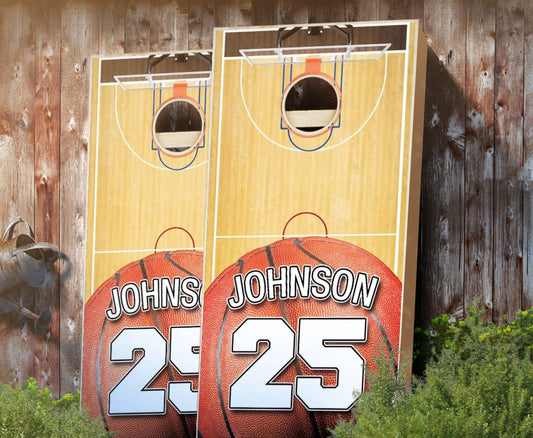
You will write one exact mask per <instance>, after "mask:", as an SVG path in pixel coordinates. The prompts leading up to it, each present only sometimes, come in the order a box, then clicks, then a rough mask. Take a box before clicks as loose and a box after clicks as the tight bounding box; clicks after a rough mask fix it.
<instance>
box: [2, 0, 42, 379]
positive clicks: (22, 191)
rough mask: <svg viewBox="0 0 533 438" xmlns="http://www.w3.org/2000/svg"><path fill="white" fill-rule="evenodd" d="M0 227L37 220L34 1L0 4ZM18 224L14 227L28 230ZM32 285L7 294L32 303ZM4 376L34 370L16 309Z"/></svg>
mask: <svg viewBox="0 0 533 438" xmlns="http://www.w3.org/2000/svg"><path fill="white" fill-rule="evenodd" d="M0 35H3V36H8V37H9V38H2V39H0V53H1V54H2V57H3V59H4V62H2V65H1V66H0V72H1V75H2V81H0V96H1V101H0V160H1V163H2V164H1V165H0V181H1V187H2V189H1V190H0V205H1V206H2V208H0V224H1V225H0V228H2V231H3V229H4V228H5V227H6V226H7V225H8V224H9V223H10V222H11V221H12V220H13V219H15V218H17V217H22V218H24V219H25V220H26V221H28V223H30V224H32V223H33V214H34V207H33V204H34V199H35V198H34V193H35V186H34V112H33V106H34V96H33V92H31V91H32V90H33V84H34V78H35V76H34V75H35V55H34V50H35V28H34V23H33V14H32V11H31V7H30V6H29V5H27V4H25V3H21V2H11V3H9V4H8V5H6V6H0ZM21 228H22V229H19V228H17V229H16V232H17V233H18V232H19V231H22V232H24V229H23V227H21ZM33 292H34V291H33V289H30V288H20V289H17V290H11V291H9V293H7V296H8V297H9V298H11V299H12V300H14V301H16V302H17V303H18V304H19V305H24V306H28V307H29V308H30V309H33V305H34V300H33ZM0 318H1V319H0V322H1V324H0V346H1V351H2V359H1V366H0V380H1V381H2V382H13V383H16V384H20V383H24V382H25V381H26V379H27V377H29V376H33V375H34V373H35V364H34V360H35V356H34V335H33V324H32V322H31V321H30V320H27V319H25V318H23V317H21V316H20V315H18V314H17V313H14V312H12V313H8V314H3V315H0Z"/></svg>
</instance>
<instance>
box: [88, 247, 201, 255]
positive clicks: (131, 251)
mask: <svg viewBox="0 0 533 438" xmlns="http://www.w3.org/2000/svg"><path fill="white" fill-rule="evenodd" d="M193 250H197V251H203V250H204V249H203V248H157V249H156V250H155V251H156V252H168V251H193ZM135 252H154V248H148V249H113V250H111V249H110V250H104V251H95V254H125V253H135Z"/></svg>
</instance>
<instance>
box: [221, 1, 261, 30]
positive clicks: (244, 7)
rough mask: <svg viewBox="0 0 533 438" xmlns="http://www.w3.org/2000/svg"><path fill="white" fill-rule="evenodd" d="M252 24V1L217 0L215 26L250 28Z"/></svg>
mask: <svg viewBox="0 0 533 438" xmlns="http://www.w3.org/2000/svg"><path fill="white" fill-rule="evenodd" d="M251 23H252V2H251V0H217V1H216V2H215V26H216V27H225V26H226V27H228V26H250V25H251Z"/></svg>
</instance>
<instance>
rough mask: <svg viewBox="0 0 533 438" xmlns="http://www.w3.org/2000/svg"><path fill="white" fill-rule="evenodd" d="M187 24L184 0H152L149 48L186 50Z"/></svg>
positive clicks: (155, 49)
mask: <svg viewBox="0 0 533 438" xmlns="http://www.w3.org/2000/svg"><path fill="white" fill-rule="evenodd" d="M188 24H189V16H188V14H187V1H186V0H185V1H184V0H153V1H152V2H151V5H150V50H151V51H152V52H163V51H178V50H186V49H187V47H188V38H189V33H188Z"/></svg>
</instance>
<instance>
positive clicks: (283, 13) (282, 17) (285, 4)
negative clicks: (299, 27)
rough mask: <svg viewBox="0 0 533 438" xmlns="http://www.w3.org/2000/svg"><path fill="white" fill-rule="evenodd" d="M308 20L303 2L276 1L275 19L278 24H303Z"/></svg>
mask: <svg viewBox="0 0 533 438" xmlns="http://www.w3.org/2000/svg"><path fill="white" fill-rule="evenodd" d="M308 19H309V8H308V5H307V2H306V1H305V0H278V2H277V19H276V21H277V22H278V23H279V24H305V23H307V21H308Z"/></svg>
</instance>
